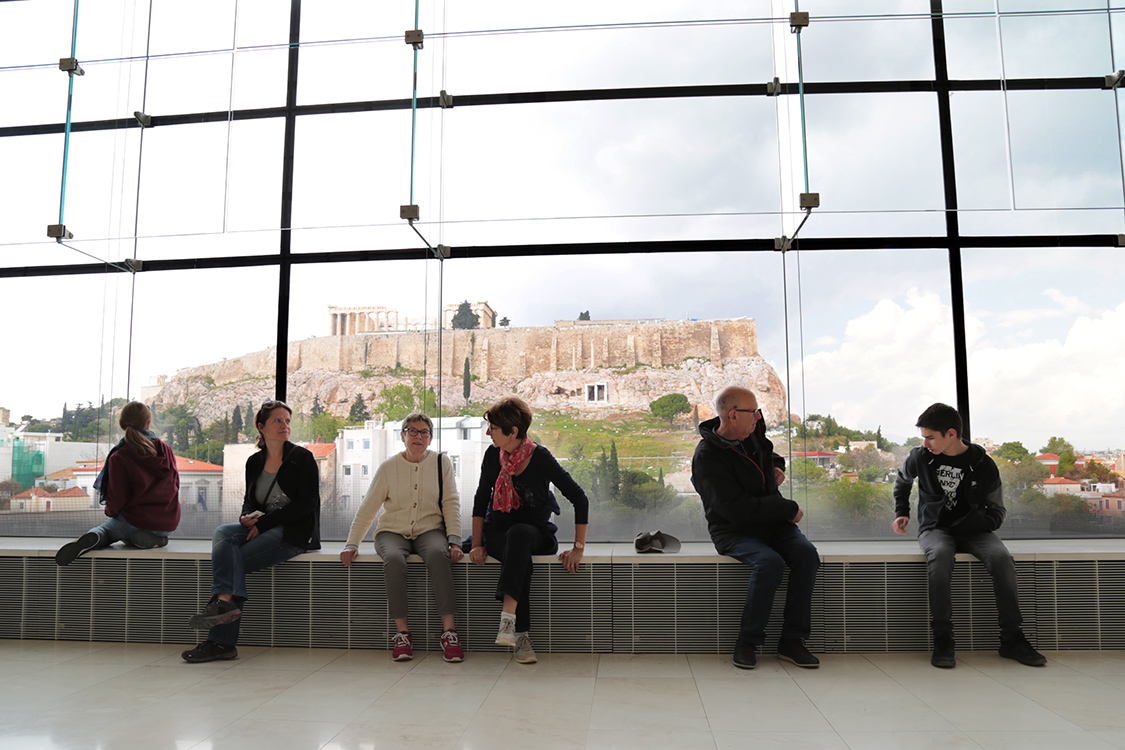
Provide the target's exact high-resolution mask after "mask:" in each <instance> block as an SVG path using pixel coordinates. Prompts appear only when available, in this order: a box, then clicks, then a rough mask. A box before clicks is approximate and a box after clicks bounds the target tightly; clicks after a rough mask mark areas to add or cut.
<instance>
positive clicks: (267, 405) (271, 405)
mask: <svg viewBox="0 0 1125 750" xmlns="http://www.w3.org/2000/svg"><path fill="white" fill-rule="evenodd" d="M279 406H280V407H281V408H282V409H288V408H289V404H287V403H285V402H284V401H274V400H273V399H270V400H269V401H263V402H262V410H263V411H273V410H274V409H276V408H278V407H279Z"/></svg>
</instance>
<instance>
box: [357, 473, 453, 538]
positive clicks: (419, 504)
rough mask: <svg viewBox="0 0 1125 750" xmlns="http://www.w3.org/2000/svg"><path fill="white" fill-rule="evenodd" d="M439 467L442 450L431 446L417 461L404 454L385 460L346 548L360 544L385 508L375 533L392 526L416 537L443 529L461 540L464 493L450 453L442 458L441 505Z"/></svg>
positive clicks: (392, 529)
mask: <svg viewBox="0 0 1125 750" xmlns="http://www.w3.org/2000/svg"><path fill="white" fill-rule="evenodd" d="M438 471H439V468H438V454H437V453H434V452H433V451H426V455H425V457H424V458H423V459H422V460H421V461H420V462H418V463H416V464H415V463H411V462H410V461H407V460H406V457H405V456H404V455H403V454H402V453H399V454H398V455H395V456H392V457H391V458H388V459H387V460H386V461H384V462H383V463H382V464H381V465H380V466H379V469H378V470H377V471H376V472H375V478H374V479H373V480H372V481H371V487H369V488H368V490H367V494H366V495H365V496H364V498H363V503H362V504H361V505H360V506H359V510H357V511H356V513H355V519H354V520H353V521H352V528H351V531H349V532H348V541H347V543H346V545H345V549H346V548H348V547H353V548H358V547H359V543H360V542H361V541H363V538H364V537H365V536H367V531H368V529H370V528H371V524H372V523H374V522H375V517H376V516H378V515H379V510H380V509H382V510H383V514H382V516H379V523H378V525H377V526H376V527H375V533H376V534H378V533H379V532H380V531H393V532H394V533H396V534H400V535H402V536H403V537H405V538H407V539H415V538H417V537H418V536H421V535H422V534H424V533H426V532H427V531H431V530H433V529H441V528H444V529H445V534H446V536H447V537H448V538H449V541H450V543H451V544H460V543H461V497H460V495H459V493H458V492H457V480H456V479H454V478H453V462H451V461H450V460H449V456H443V457H442V460H441V468H440V471H441V472H442V474H443V475H444V478H443V480H442V481H443V484H444V489H445V497H444V498H442V502H441V506H440V507H439V506H438ZM443 512H444V516H445V517H444V519H443V518H442V515H443Z"/></svg>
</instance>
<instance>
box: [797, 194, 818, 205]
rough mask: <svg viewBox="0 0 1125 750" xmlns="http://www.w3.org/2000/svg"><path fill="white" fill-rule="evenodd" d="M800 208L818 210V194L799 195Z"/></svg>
mask: <svg viewBox="0 0 1125 750" xmlns="http://www.w3.org/2000/svg"><path fill="white" fill-rule="evenodd" d="M801 208H820V193H801Z"/></svg>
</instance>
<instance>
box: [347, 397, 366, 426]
mask: <svg viewBox="0 0 1125 750" xmlns="http://www.w3.org/2000/svg"><path fill="white" fill-rule="evenodd" d="M369 419H371V412H370V411H368V409H367V404H366V403H364V401H363V394H362V393H357V394H355V401H353V402H352V408H351V411H349V412H348V424H363V423H364V422H366V421H367V420H369Z"/></svg>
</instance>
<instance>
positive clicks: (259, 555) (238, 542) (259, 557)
mask: <svg viewBox="0 0 1125 750" xmlns="http://www.w3.org/2000/svg"><path fill="white" fill-rule="evenodd" d="M284 531H285V529H284V527H283V526H275V527H274V528H272V529H270V530H269V531H265V532H262V533H261V534H259V535H258V536H256V537H254V538H253V539H251V540H250V541H246V535H247V534H249V533H250V529H249V528H247V527H246V526H243V525H242V524H240V523H228V524H223V525H222V526H220V527H219V528H217V529H215V533H214V534H213V535H212V536H211V594H212V595H215V594H230V595H232V596H233V597H234V598H236V599H238V600H239V601H241V602H245V601H246V599H247V596H246V574H247V573H253V572H254V571H257V570H265V569H266V568H271V567H273V566H274V565H277V564H278V563H280V562H285V561H286V560H288V559H290V558H292V557H296V556H297V555H299V554H301V553H302V552H304V551H305V550H303V549H301V548H300V547H297V546H296V545H293V544H289V543H288V542H286V541H285V540H284V539H283V538H282V537H283V534H284ZM242 610H243V612H244V613H245V611H246V606H245V604H243V606H242ZM238 626H239V620H235V621H234V622H232V623H227V624H226V625H218V626H216V627H213V628H211V631H210V632H209V633H208V634H207V638H208V639H209V640H212V641H215V642H216V643H223V644H228V645H232V646H233V645H234V644H236V643H238Z"/></svg>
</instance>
